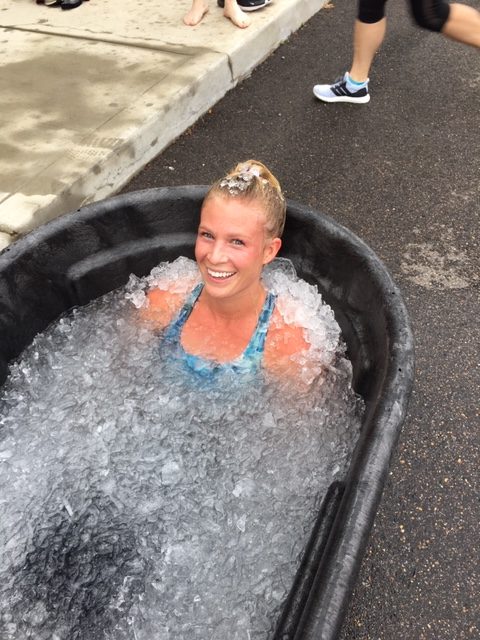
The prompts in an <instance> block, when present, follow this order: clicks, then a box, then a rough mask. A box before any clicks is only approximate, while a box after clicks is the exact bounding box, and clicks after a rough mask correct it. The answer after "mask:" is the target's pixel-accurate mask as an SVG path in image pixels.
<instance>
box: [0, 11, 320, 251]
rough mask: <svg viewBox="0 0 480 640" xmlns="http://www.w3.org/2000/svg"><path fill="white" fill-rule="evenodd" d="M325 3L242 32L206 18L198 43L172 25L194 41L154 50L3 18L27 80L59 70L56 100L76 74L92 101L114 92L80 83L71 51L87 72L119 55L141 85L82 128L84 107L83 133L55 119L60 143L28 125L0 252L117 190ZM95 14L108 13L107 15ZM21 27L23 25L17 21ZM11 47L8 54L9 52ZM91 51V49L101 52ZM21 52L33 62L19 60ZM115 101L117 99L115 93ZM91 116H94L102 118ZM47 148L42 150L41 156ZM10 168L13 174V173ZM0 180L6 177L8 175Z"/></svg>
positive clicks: (5, 191) (5, 187) (2, 223)
mask: <svg viewBox="0 0 480 640" xmlns="http://www.w3.org/2000/svg"><path fill="white" fill-rule="evenodd" d="M212 1H213V0H211V2H212ZM325 3H326V0H282V2H280V0H279V1H278V2H277V3H274V4H272V5H269V6H268V7H267V8H266V9H265V10H264V11H260V12H258V20H257V21H256V22H255V23H254V24H252V25H251V26H250V27H249V28H248V29H247V30H245V31H243V30H239V29H236V28H234V27H233V26H232V25H230V23H229V22H228V21H226V20H224V19H223V18H222V17H221V15H220V16H218V15H215V16H214V18H212V20H211V22H210V23H209V25H208V29H209V31H206V33H205V34H202V32H201V29H200V28H199V27H195V28H194V29H193V30H189V31H186V29H187V28H185V29H182V27H181V26H180V27H179V28H178V29H177V26H176V24H177V23H176V22H175V23H174V27H175V30H174V33H175V32H176V31H178V33H179V34H180V35H181V37H182V38H185V37H186V34H187V35H188V36H189V37H190V38H191V42H192V45H191V46H186V45H185V44H176V43H172V42H169V43H166V42H162V41H160V40H156V41H154V42H152V40H151V38H150V37H147V36H145V38H144V40H142V39H141V38H140V37H138V35H137V36H135V37H134V38H129V37H128V35H129V34H128V33H126V32H125V30H123V31H122V30H121V29H120V28H119V32H118V33H112V32H110V33H106V32H105V31H103V32H102V31H101V29H99V28H98V29H97V32H95V30H94V29H93V26H89V25H88V24H86V25H85V26H84V28H83V30H82V29H80V28H79V29H77V30H76V31H75V33H74V34H73V35H72V29H71V27H70V28H67V27H66V26H65V25H63V26H62V25H60V26H58V25H56V24H53V25H52V24H46V20H45V19H44V20H40V21H38V23H35V24H26V23H25V20H24V18H25V15H24V13H25V10H26V5H25V4H23V5H19V8H20V10H21V11H23V13H22V15H21V16H20V17H19V20H18V23H17V26H15V24H14V22H15V21H14V19H13V17H12V16H7V20H4V16H2V18H1V19H2V23H3V26H4V27H5V28H4V33H5V34H6V38H7V40H5V42H6V43H7V48H9V50H10V51H15V50H17V51H18V54H17V58H16V59H15V63H16V64H18V59H19V58H20V57H22V63H23V64H25V65H27V64H28V63H30V67H29V69H30V73H35V71H34V66H35V64H38V65H40V64H43V68H47V71H46V73H50V68H49V67H48V65H49V64H51V62H50V61H51V59H52V58H53V59H54V60H55V61H56V62H55V64H56V67H55V82H56V83H57V84H55V85H54V86H53V89H50V90H51V91H55V90H56V89H55V87H56V86H57V85H58V87H62V86H63V87H65V92H68V90H69V89H68V87H69V82H70V83H71V76H72V74H73V75H75V73H78V74H79V80H78V83H79V84H80V87H81V88H83V86H85V87H88V84H89V83H90V85H94V88H95V91H96V95H100V94H101V93H102V91H103V92H104V93H105V94H106V93H108V92H109V91H110V92H111V91H112V89H111V78H109V77H108V72H107V71H106V72H105V74H106V75H105V81H104V85H102V83H101V82H100V81H99V80H98V78H97V77H95V79H94V80H95V82H93V83H92V80H91V79H90V77H88V78H87V77H86V79H83V78H82V76H81V74H82V67H78V68H77V69H75V68H72V66H71V58H69V57H68V54H69V53H72V51H74V52H75V55H76V56H77V58H76V60H80V59H81V56H84V57H85V58H86V59H87V60H88V61H89V63H88V64H84V65H83V68H84V69H85V73H87V70H86V69H87V68H88V67H91V66H95V64H93V65H92V63H91V59H92V57H91V52H92V51H98V50H99V48H101V51H102V55H103V56H105V59H106V60H107V62H110V63H111V64H113V61H115V63H117V61H118V56H120V58H121V60H122V64H124V65H127V66H128V61H129V60H130V59H131V58H132V57H133V58H135V60H136V63H135V65H133V66H136V69H135V76H130V77H131V78H132V79H133V77H135V78H136V77H138V76H141V74H142V72H143V71H145V82H144V85H139V86H138V87H137V88H133V89H132V94H131V96H127V98H125V96H124V95H122V96H121V98H122V99H123V103H122V104H120V105H117V104H115V102H110V103H108V105H107V104H106V103H102V104H101V105H100V106H99V108H98V109H97V114H96V117H97V120H95V119H94V118H93V116H92V120H91V122H90V121H88V118H87V116H88V110H87V109H86V108H84V112H83V113H84V114H86V116H85V123H84V124H83V129H81V130H76V129H74V126H73V125H75V124H76V123H75V122H73V123H72V121H71V119H68V120H65V115H62V117H63V120H62V122H61V125H60V127H59V129H60V131H61V136H60V135H59V137H58V139H57V137H56V136H55V133H53V134H52V131H49V130H48V127H47V126H46V128H45V131H43V129H42V127H41V121H40V125H35V126H32V128H31V131H32V133H34V135H35V136H37V138H38V139H37V143H38V145H39V146H38V148H39V150H40V151H39V153H38V154H37V155H38V157H37V158H36V161H35V163H32V166H31V168H30V166H29V165H30V162H29V160H30V158H29V156H27V155H25V153H24V151H23V153H24V156H22V153H21V152H20V151H18V149H17V150H16V155H15V154H14V156H13V157H14V158H15V157H17V158H20V162H21V159H22V157H25V158H28V161H27V162H24V167H25V174H24V175H23V176H20V177H18V172H13V173H12V174H11V175H12V176H13V175H15V179H14V180H13V179H12V180H10V183H9V181H8V177H7V178H5V182H4V183H3V184H0V192H1V193H0V196H1V197H0V250H1V249H2V248H4V247H5V246H7V245H8V244H9V243H10V242H11V241H13V240H14V239H15V238H16V237H18V236H20V235H23V234H25V233H28V232H29V231H31V230H32V229H34V228H36V227H38V226H39V225H41V224H44V223H45V222H47V221H48V220H51V219H53V218H55V217H57V216H59V215H62V214H63V213H66V212H67V211H71V210H73V209H76V208H78V207H80V206H82V205H84V204H86V203H89V202H93V201H97V200H100V199H103V198H106V197H108V196H110V195H112V194H114V193H116V192H117V191H118V190H120V189H121V188H122V186H124V185H125V184H126V183H127V182H128V180H130V179H131V178H132V176H133V175H135V174H136V173H137V172H138V171H140V170H141V169H142V168H143V167H144V166H145V165H146V164H147V163H148V162H149V161H150V160H152V159H153V158H154V157H155V156H156V155H158V154H159V153H160V152H161V151H162V150H163V149H165V148H166V147H167V146H168V145H169V144H170V143H171V142H172V141H173V140H174V139H175V138H176V137H178V136H179V135H181V134H182V133H183V132H184V131H185V130H186V129H188V127H190V126H191V125H192V124H194V123H195V122H196V121H197V120H198V118H200V117H201V116H202V115H203V114H204V113H206V112H207V111H208V110H209V109H210V108H211V107H212V106H213V105H215V104H216V103H217V102H218V101H219V100H220V99H221V98H222V97H223V96H224V95H225V94H226V93H227V92H228V91H229V90H230V89H232V88H233V87H234V86H235V85H236V84H237V83H238V82H239V81H241V80H242V79H243V78H244V77H245V76H247V75H248V74H249V73H250V72H251V71H252V69H253V68H254V67H255V66H256V65H258V64H259V63H260V62H262V61H263V60H264V59H265V58H266V57H267V56H268V55H269V54H270V53H271V52H272V51H273V50H274V49H276V48H277V47H278V46H279V45H280V44H281V43H282V42H283V41H284V40H285V39H286V38H288V36H289V35H291V34H292V33H293V32H294V31H296V30H297V29H298V28H299V27H300V26H301V25H302V24H304V23H305V22H306V21H307V20H308V19H309V18H311V17H312V16H313V15H314V14H315V13H316V12H317V11H319V9H321V8H322V6H323V5H324V4H325ZM86 4H90V3H86ZM106 4H108V0H107V2H106ZM186 4H187V5H188V1H187V3H186ZM112 6H113V5H112ZM117 6H118V5H117ZM98 10H99V11H100V8H99V9H98ZM102 11H105V6H104V7H102ZM176 11H177V12H178V7H177V8H176ZM68 13H70V12H68ZM72 13H73V12H72ZM260 14H262V15H260ZM48 15H51V16H54V18H55V19H56V20H65V19H66V17H65V16H64V15H62V14H61V13H60V14H59V13H57V14H53V13H50V14H48ZM209 17H210V14H209ZM20 18H23V22H22V20H21V19H20ZM177 19H178V17H177V16H175V20H177ZM215 19H216V20H217V22H218V23H219V24H220V26H221V31H222V35H221V38H220V39H219V41H214V42H215V44H214V45H212V44H211V42H212V40H211V39H210V38H211V37H212V32H213V33H214V29H215V25H216V23H215ZM225 23H227V24H226V25H225ZM87 26H89V28H88V29H87ZM145 28H147V27H145ZM137 29H138V27H137ZM194 32H195V33H194ZM202 38H204V39H206V40H208V42H204V45H205V46H201V44H202ZM9 40H10V41H11V42H12V46H11V47H8V42H9ZM91 45H98V47H99V48H97V49H95V48H94V47H92V46H91ZM28 51H30V53H26V52H28ZM39 51H40V52H42V51H45V52H48V55H45V56H44V58H45V59H44V60H41V59H40V57H39ZM62 53H63V54H64V56H65V66H64V67H62V64H61V61H62V59H63V58H62ZM87 56H90V57H89V58H87ZM122 56H123V58H122ZM32 65H33V66H32ZM161 65H164V69H165V71H164V72H163V75H162V73H160V72H159V71H157V69H158V68H159V67H160V66H161ZM106 66H107V67H108V65H106ZM20 69H21V67H19V69H18V70H17V71H16V73H15V74H13V73H12V74H11V75H10V76H9V77H10V85H9V86H10V87H11V89H10V90H11V91H14V89H15V83H16V81H17V78H18V77H19V76H20V75H21V73H20ZM32 69H33V71H32ZM123 75H125V74H123ZM59 76H60V77H59ZM119 77H121V76H119ZM127 80H128V78H127ZM109 83H110V84H109ZM2 89H3V88H2ZM107 89H108V91H107ZM122 89H123V91H124V92H125V91H128V90H129V85H128V84H127V85H125V86H123V87H122V86H118V85H117V86H116V87H115V88H114V91H115V90H116V92H117V93H118V94H121V93H122ZM6 90H7V91H8V87H6ZM135 91H136V93H135ZM109 95H110V93H109ZM67 97H68V96H67ZM59 98H61V96H59ZM114 98H115V99H116V98H117V95H115V94H114ZM6 99H7V98H5V100H6ZM41 99H42V96H41V94H39V93H38V91H37V94H33V95H32V96H30V95H29V96H28V98H26V100H25V102H26V103H27V104H28V108H25V112H22V109H21V107H20V108H19V111H18V112H17V113H16V114H15V116H16V121H19V120H22V119H25V120H26V121H28V120H29V118H30V120H31V121H32V122H34V119H35V118H37V121H38V119H39V114H36V113H33V112H34V111H35V108H36V107H37V105H36V103H35V100H37V101H38V100H41ZM29 101H30V102H29ZM10 102H12V100H11V101H10ZM112 104H115V107H112V109H111V113H110V112H109V111H108V108H109V107H110V106H111V105H112ZM100 107H101V108H100ZM98 112H101V115H100V116H98ZM32 113H33V115H32ZM59 119H60V118H59ZM2 124H3V123H2ZM8 133H9V132H8V123H7V135H8ZM22 133H23V134H24V137H25V135H27V136H28V129H27V131H23V132H22ZM42 135H43V136H44V138H47V137H49V138H48V140H47V139H42ZM52 137H53V139H52ZM10 138H11V140H8V141H7V142H8V143H10V142H12V146H13V147H15V139H16V138H20V135H19V131H18V130H15V131H14V132H13V134H12V135H11V136H10ZM47 142H48V143H49V146H48V148H47V147H45V145H46V143H47ZM42 149H48V154H47V153H42ZM7 161H8V158H7ZM13 162H15V160H13ZM26 165H28V166H26ZM8 168H9V169H10V171H12V164H10V165H9V167H8ZM2 173H3V175H4V176H5V174H6V173H7V174H8V171H3V172H2Z"/></svg>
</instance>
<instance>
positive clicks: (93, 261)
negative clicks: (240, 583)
mask: <svg viewBox="0 0 480 640" xmlns="http://www.w3.org/2000/svg"><path fill="white" fill-rule="evenodd" d="M204 194H205V188H204V187H197V186H185V187H176V188H161V189H152V190H147V191H141V192H134V193H129V194H124V195H121V196H118V197H114V198H111V199H108V200H105V201H102V202H98V203H95V204H92V205H89V206H86V207H84V208H82V209H80V210H78V211H74V212H71V213H69V214H67V215H64V216H62V217H60V218H58V219H56V220H54V221H52V222H50V223H49V224H47V225H45V226H43V227H41V228H39V229H37V230H36V231H34V232H32V233H30V234H28V235H27V236H25V237H24V238H22V239H20V240H18V241H17V242H15V243H14V244H12V245H11V246H9V247H8V248H7V249H5V250H4V251H3V252H2V253H1V254H0V384H3V383H4V382H5V379H6V377H7V375H8V370H9V363H11V362H12V361H13V360H15V359H16V358H17V357H18V356H19V355H20V354H21V352H22V351H23V350H24V348H25V347H26V346H27V345H29V344H30V343H31V341H32V340H33V338H34V337H35V336H36V335H37V334H38V333H39V332H42V331H43V330H44V329H45V328H46V327H47V326H48V325H49V324H50V323H52V322H53V321H54V320H56V319H57V318H59V317H60V316H61V315H62V314H64V313H65V312H66V311H67V310H69V309H71V308H73V307H77V306H82V305H85V304H87V303H88V302H90V301H91V300H93V299H95V298H97V297H99V296H102V295H103V294H105V293H107V292H109V291H112V290H113V289H116V288H117V287H119V286H121V285H124V284H125V283H126V282H127V280H128V278H129V275H130V274H131V273H134V274H136V275H138V276H144V275H146V274H147V273H149V271H150V270H151V269H152V268H153V267H154V266H155V265H157V264H158V263H159V262H161V261H170V260H173V259H175V258H177V257H178V256H180V255H184V256H187V257H190V258H191V257H193V247H194V242H195V232H196V226H197V223H198V216H199V211H200V205H201V202H202V198H203V196H204ZM281 255H282V256H284V257H286V258H289V259H290V260H291V261H292V262H293V264H294V265H295V267H296V270H297V273H298V274H299V276H300V277H302V278H304V279H305V280H306V281H307V282H310V283H313V284H316V285H318V287H319V290H320V292H321V293H322V295H323V296H324V299H325V301H326V302H327V303H328V304H329V305H330V306H331V307H332V309H333V310H334V312H335V316H336V319H337V322H338V323H339V325H340V327H341V330H342V332H343V336H344V339H345V341H346V344H347V349H348V357H349V359H350V360H351V362H352V366H353V385H354V388H355V391H356V392H357V393H359V394H360V395H361V396H362V398H363V400H364V402H365V413H364V418H363V424H362V429H361V434H360V438H359V440H358V442H357V445H356V448H355V451H354V454H353V457H352V461H351V464H350V467H349V471H348V473H347V475H346V477H345V479H344V480H343V481H341V482H335V483H334V484H332V485H331V486H330V489H329V491H328V492H327V494H326V496H325V498H324V500H323V503H322V506H321V508H320V510H319V514H318V518H317V520H316V524H315V526H314V528H313V530H312V533H311V537H310V540H309V543H308V545H307V547H306V548H305V551H304V554H303V560H302V563H301V566H300V568H299V570H298V573H297V576H296V579H295V581H294V584H293V585H292V588H291V591H290V595H289V597H288V599H287V601H286V603H285V606H284V609H283V613H282V615H281V616H280V618H279V620H278V623H277V627H276V632H275V638H276V640H287V639H288V640H300V639H301V640H314V639H316V640H320V639H322V640H329V639H333V638H336V637H337V636H338V633H339V630H340V626H341V624H342V621H343V618H344V615H345V611H346V608H347V606H348V602H349V598H350V595H351V592H352V589H353V586H354V583H355V580H356V577H357V573H358V570H359V566H360V562H361V559H362V556H363V553H364V550H365V547H366V543H367V540H368V536H369V533H370V529H371V526H372V524H373V520H374V517H375V512H376V510H377V507H378V503H379V500H380V497H381V493H382V490H383V486H384V483H385V480H386V477H387V474H388V471H389V465H390V459H391V456H392V453H393V450H394V447H395V445H396V442H397V439H398V436H399V432H400V429H401V425H402V422H403V420H404V418H405V414H406V409H407V403H408V399H409V395H410V392H411V388H412V384H413V370H414V355H413V338H412V332H411V329H410V323H409V319H408V315H407V312H406V309H405V306H404V303H403V301H402V298H401V295H400V292H399V290H398V288H397V287H396V286H395V284H394V283H393V281H392V279H391V278H390V276H389V274H388V273H387V271H386V269H385V267H384V265H383V264H382V262H381V261H380V260H379V259H378V257H377V256H376V255H375V254H374V253H373V252H372V250H371V249H369V247H368V246H366V245H365V244H364V243H363V242H362V241H361V240H359V239H358V238H357V237H356V236H355V235H354V234H352V233H351V232H349V231H348V230H347V229H345V228H344V227H342V226H340V225H338V224H337V223H335V222H334V221H333V220H332V219H330V218H328V217H327V216H324V215H322V214H321V213H319V212H317V211H313V210H312V209H309V208H307V207H305V206H303V205H301V204H298V203H295V202H289V203H288V212H287V224H286V228H285V234H284V238H283V247H282V252H281ZM87 605H88V606H87V609H88V607H90V609H89V611H90V610H94V609H95V603H93V602H92V603H90V604H88V603H87ZM87 614H88V612H87ZM87 614H86V615H87ZM88 615H89V614H88ZM152 640H153V639H152ZM179 640H180V638H179Z"/></svg>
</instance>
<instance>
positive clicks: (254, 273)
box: [195, 196, 281, 298]
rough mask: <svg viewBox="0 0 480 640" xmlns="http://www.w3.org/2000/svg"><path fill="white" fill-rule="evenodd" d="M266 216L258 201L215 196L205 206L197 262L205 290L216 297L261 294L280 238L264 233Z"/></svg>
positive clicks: (199, 235)
mask: <svg viewBox="0 0 480 640" xmlns="http://www.w3.org/2000/svg"><path fill="white" fill-rule="evenodd" d="M265 222H266V220H265V213H264V211H263V209H262V207H261V205H260V204H259V203H257V202H255V201H251V200H250V201H249V200H242V199H239V198H236V197H235V196H225V197H222V196H212V197H210V198H208V199H207V200H206V202H205V203H204V205H203V207H202V213H201V218H200V225H199V227H198V234H197V241H196V243H195V259H196V261H197V263H198V266H199V269H200V272H201V275H202V278H203V281H204V283H205V291H206V292H207V293H208V294H209V295H211V296H213V297H215V298H228V297H230V296H234V295H236V294H246V293H248V292H252V293H255V291H258V285H259V282H260V274H261V272H262V267H263V265H265V264H267V263H268V262H271V261H272V260H273V259H274V257H275V256H276V254H277V252H278V250H279V249H280V246H281V240H280V238H268V237H267V236H266V233H265Z"/></svg>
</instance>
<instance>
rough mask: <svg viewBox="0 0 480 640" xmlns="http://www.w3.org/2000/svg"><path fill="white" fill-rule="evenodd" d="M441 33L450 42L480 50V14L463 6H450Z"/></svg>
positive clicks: (456, 4) (455, 4)
mask: <svg viewBox="0 0 480 640" xmlns="http://www.w3.org/2000/svg"><path fill="white" fill-rule="evenodd" d="M442 33H443V35H445V36H448V37H449V38H452V40H457V41H458V42H463V43H464V44H469V45H471V46H472V47H478V48H480V13H479V12H478V11H477V10H476V9H474V8H473V7H468V6H467V5H465V4H458V3H454V4H451V5H450V13H449V16H448V20H447V22H446V23H445V24H444V26H443V29H442Z"/></svg>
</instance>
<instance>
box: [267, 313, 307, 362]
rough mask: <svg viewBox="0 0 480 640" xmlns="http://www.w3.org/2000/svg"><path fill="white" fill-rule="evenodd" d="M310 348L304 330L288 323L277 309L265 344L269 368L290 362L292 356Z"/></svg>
mask: <svg viewBox="0 0 480 640" xmlns="http://www.w3.org/2000/svg"><path fill="white" fill-rule="evenodd" d="M308 348H309V344H308V342H307V340H306V337H305V332H304V330H303V328H302V327H301V326H299V325H296V324H293V323H290V322H287V320H286V319H285V317H284V315H283V314H282V312H281V311H280V310H279V309H278V307H276V308H275V310H274V312H273V314H272V319H271V322H270V326H269V328H268V334H267V341H266V343H265V354H264V356H265V364H266V365H267V367H269V365H270V364H271V365H277V364H278V363H279V361H281V360H285V359H289V360H290V358H291V357H292V356H294V355H296V354H300V353H302V352H305V351H307V350H308Z"/></svg>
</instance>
